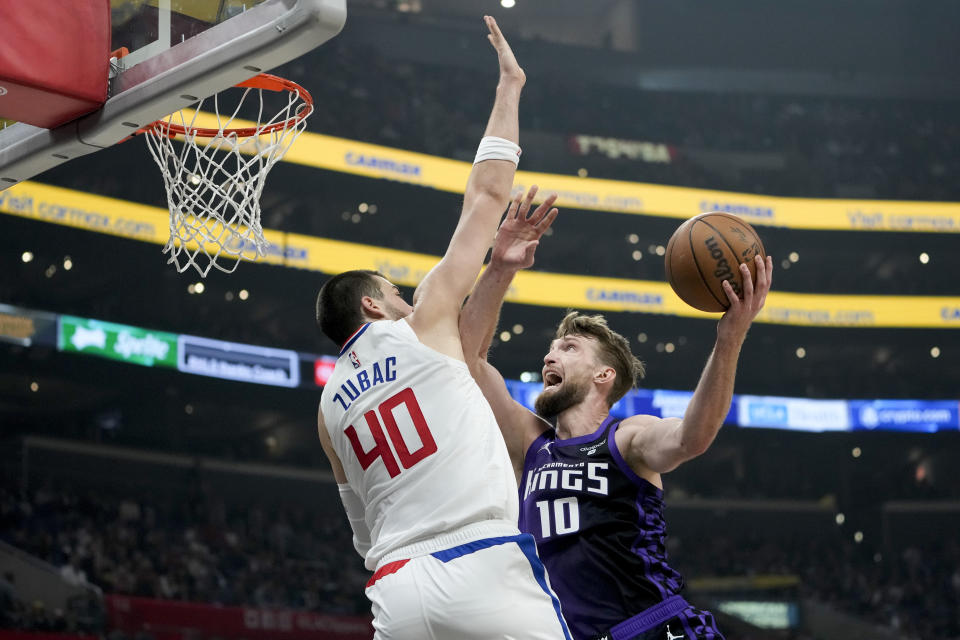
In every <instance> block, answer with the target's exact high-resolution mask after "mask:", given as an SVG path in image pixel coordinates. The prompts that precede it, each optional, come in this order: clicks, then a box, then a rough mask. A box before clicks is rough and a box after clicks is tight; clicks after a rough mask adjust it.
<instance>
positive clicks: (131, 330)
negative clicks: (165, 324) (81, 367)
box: [57, 316, 177, 368]
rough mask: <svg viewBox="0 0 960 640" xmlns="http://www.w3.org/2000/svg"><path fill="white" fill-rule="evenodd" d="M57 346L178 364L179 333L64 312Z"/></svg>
mask: <svg viewBox="0 0 960 640" xmlns="http://www.w3.org/2000/svg"><path fill="white" fill-rule="evenodd" d="M57 349H59V350H60V351H75V352H78V353H85V354H88V355H92V356H100V357H101V358H110V359H112V360H122V361H123V362H129V363H131V364H139V365H143V366H145V367H153V366H157V367H172V368H176V366H177V335H176V334H175V333H164V332H163V331H149V330H147V329H140V328H139V327H130V326H127V325H124V324H113V323H111V322H101V321H99V320H90V319H88V318H77V317H74V316H60V325H59V330H58V331H57Z"/></svg>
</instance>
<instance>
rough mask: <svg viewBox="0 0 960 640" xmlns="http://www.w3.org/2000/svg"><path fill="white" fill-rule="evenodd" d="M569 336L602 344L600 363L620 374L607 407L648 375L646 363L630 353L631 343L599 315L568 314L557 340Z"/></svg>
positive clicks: (562, 323) (576, 312)
mask: <svg viewBox="0 0 960 640" xmlns="http://www.w3.org/2000/svg"><path fill="white" fill-rule="evenodd" d="M569 335H578V336H587V337H590V338H594V339H595V340H596V341H597V343H598V344H599V347H598V349H597V357H598V359H599V361H600V363H601V364H605V365H607V366H610V367H613V369H614V371H616V372H617V377H616V379H615V380H614V381H613V386H612V387H611V388H610V394H609V395H608V396H607V404H608V405H609V406H611V407H612V406H613V405H614V404H616V402H617V400H619V399H620V398H622V397H623V396H625V395H626V393H627V391H629V390H630V389H632V388H633V387H634V386H636V384H637V380H639V379H642V378H643V376H644V374H645V373H646V371H645V369H644V366H643V362H641V361H640V359H639V358H637V357H636V356H634V355H633V352H632V351H630V341H629V340H627V339H626V338H624V337H623V336H622V335H620V334H619V333H617V332H616V331H614V330H613V329H611V328H610V327H609V326H608V325H607V319H606V318H604V317H603V316H601V315H599V314H598V315H594V316H588V315H583V314H581V313H580V312H579V311H568V312H567V315H566V316H564V318H563V320H562V321H561V322H560V326H558V327H557V335H556V338H557V339H560V338H564V337H566V336H569Z"/></svg>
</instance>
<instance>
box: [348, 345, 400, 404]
mask: <svg viewBox="0 0 960 640" xmlns="http://www.w3.org/2000/svg"><path fill="white" fill-rule="evenodd" d="M396 379H397V357H396V356H390V357H388V358H384V359H383V360H378V361H376V362H374V363H373V365H371V366H370V367H366V368H364V369H362V370H360V371H358V372H357V373H355V374H354V375H353V376H352V377H350V378H347V381H346V382H344V383H343V384H341V385H340V390H341V391H342V392H343V393H337V394H335V395H334V396H333V400H334V401H335V402H339V403H340V406H341V407H343V410H344V411H346V410H347V409H348V408H350V405H351V404H353V402H354V401H355V400H356V399H357V398H359V397H360V394H362V393H363V392H364V391H366V390H367V389H370V388H372V387H375V386H377V385H378V384H382V383H384V382H393V381H394V380H396Z"/></svg>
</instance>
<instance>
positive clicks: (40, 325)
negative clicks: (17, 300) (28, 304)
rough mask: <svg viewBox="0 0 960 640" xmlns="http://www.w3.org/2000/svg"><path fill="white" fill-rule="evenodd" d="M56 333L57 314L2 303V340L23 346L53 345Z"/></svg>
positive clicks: (0, 313) (0, 324)
mask: <svg viewBox="0 0 960 640" xmlns="http://www.w3.org/2000/svg"><path fill="white" fill-rule="evenodd" d="M56 335H57V316H56V315H55V314H53V313H46V312H43V311H31V310H29V309H21V308H19V307H14V306H11V305H8V304H0V342H12V343H13V344H19V345H20V346H23V347H29V346H30V345H32V344H34V343H38V344H50V345H52V344H55V343H56V339H57V338H56Z"/></svg>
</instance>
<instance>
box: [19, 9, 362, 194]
mask: <svg viewBox="0 0 960 640" xmlns="http://www.w3.org/2000/svg"><path fill="white" fill-rule="evenodd" d="M110 5H111V27H112V48H113V49H115V50H116V49H120V48H121V47H125V48H126V49H127V50H128V51H129V53H128V54H127V55H125V56H123V57H121V58H119V59H118V60H117V61H116V64H115V65H113V67H114V70H113V72H112V73H111V75H112V77H111V80H110V91H109V96H110V97H109V98H108V99H107V101H106V103H105V104H104V106H103V108H101V109H99V110H98V111H95V112H94V113H91V114H89V115H87V116H83V117H81V118H79V119H77V120H74V121H72V122H69V123H67V124H65V125H62V126H60V127H58V128H56V129H41V128H39V127H33V126H31V125H28V124H24V123H16V124H13V125H11V126H7V127H5V128H0V190H2V189H5V188H7V187H10V186H11V185H13V184H16V183H17V182H20V181H22V180H26V179H28V178H31V177H33V176H35V175H37V174H39V173H41V172H43V171H46V170H47V169H50V168H51V167H54V166H56V165H58V164H61V163H63V162H66V161H67V160H70V159H72V158H75V157H78V156H82V155H86V154H88V153H92V152H94V151H98V150H99V149H103V148H106V147H109V146H111V145H114V144H116V143H118V142H120V141H121V140H123V139H125V138H127V137H128V136H130V135H131V134H132V133H134V132H136V131H137V130H138V129H139V128H140V127H143V126H144V125H147V124H149V123H151V122H153V121H155V120H158V119H160V118H163V117H165V116H167V115H168V114H170V113H173V112H175V111H178V110H179V109H182V108H184V107H187V106H189V105H191V104H193V103H195V102H197V101H198V100H199V99H201V98H204V97H208V96H211V95H213V94H216V93H219V92H221V91H223V90H224V89H227V88H228V87H231V86H233V85H235V84H237V83H238V82H242V81H244V80H247V79H248V78H251V77H253V76H255V75H257V74H258V73H261V72H263V71H267V70H269V69H272V68H274V67H277V66H279V65H281V64H284V63H285V62H289V61H290V60H293V59H294V58H297V57H299V56H301V55H303V54H305V53H307V52H308V51H310V50H311V49H314V48H316V47H318V46H320V45H321V44H323V43H324V42H326V41H327V40H329V39H330V38H332V37H333V36H335V35H336V34H337V33H339V32H340V30H341V29H342V28H343V24H344V22H345V21H346V15H347V13H346V0H110ZM51 35H52V36H55V34H51ZM308 89H309V88H308Z"/></svg>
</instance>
